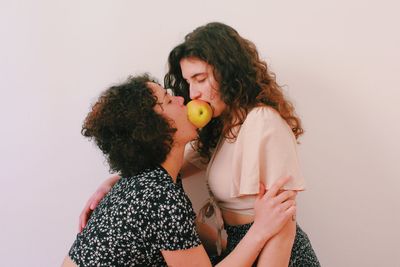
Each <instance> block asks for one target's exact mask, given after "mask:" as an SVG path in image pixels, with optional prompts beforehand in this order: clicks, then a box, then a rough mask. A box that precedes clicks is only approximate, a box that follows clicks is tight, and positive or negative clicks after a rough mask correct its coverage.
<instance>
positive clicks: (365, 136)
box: [0, 0, 400, 267]
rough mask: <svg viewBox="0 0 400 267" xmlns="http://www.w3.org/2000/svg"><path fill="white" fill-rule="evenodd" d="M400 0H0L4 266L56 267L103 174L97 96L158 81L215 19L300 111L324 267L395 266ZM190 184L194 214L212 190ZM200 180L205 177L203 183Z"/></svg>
mask: <svg viewBox="0 0 400 267" xmlns="http://www.w3.org/2000/svg"><path fill="white" fill-rule="evenodd" d="M399 10H400V4H399V3H398V1H389V0H381V1H365V0H364V1H361V0H353V1H349V0H336V1H317V0H303V1H282V0H281V1H265V0H264V1H245V2H240V3H239V1H229V0H225V1H222V0H221V1H211V0H206V1H178V0H170V1H120V0H114V1H100V0H96V1H94V0H85V1H76V0H70V1H56V0H47V1H45V0H36V1H33V0H32V1H29V0H25V1H18V0H10V1H6V0H1V1H0V36H1V41H0V88H1V92H0V123H1V130H0V138H1V140H0V151H1V154H0V162H1V163H0V164H1V166H0V167H1V168H0V173H1V181H0V188H1V189H0V190H1V191H0V203H1V206H0V216H1V219H0V229H1V230H2V234H1V241H0V259H1V264H0V265H1V266H10V267H11V266H37V267H42V266H58V265H60V263H61V261H62V259H63V257H64V255H65V254H66V253H67V251H68V249H69V247H70V245H71V244H72V242H73V240H74V238H75V234H76V230H77V220H78V215H79V213H80V211H81V208H82V207H83V205H84V203H85V202H86V200H87V199H88V197H89V196H90V195H91V193H92V192H93V191H94V190H95V188H97V186H98V185H99V184H100V183H101V182H102V180H104V178H106V177H108V176H109V174H108V168H107V166H106V164H105V163H104V159H103V157H102V156H101V154H100V152H99V150H97V149H96V148H95V147H94V145H93V144H92V143H89V142H88V141H87V140H85V139H84V138H83V137H82V136H81V135H80V128H81V123H82V121H83V119H84V117H85V115H86V113H87V112H88V110H89V106H90V104H91V103H92V102H93V101H94V100H95V99H96V97H97V95H98V94H99V93H100V92H101V91H102V90H104V89H105V88H106V87H108V86H109V85H111V84H112V83H115V82H119V81H122V80H124V79H125V78H126V77H127V75H128V74H135V73H141V72H144V71H149V72H151V73H152V74H153V75H155V76H156V77H158V78H160V79H162V77H163V74H164V73H165V69H166V59H167V55H168V52H169V51H170V49H172V48H173V46H174V45H176V44H177V43H178V42H180V41H181V40H182V39H183V37H184V35H185V34H186V33H188V32H189V31H191V30H192V29H194V28H195V27H197V26H199V25H202V24H204V23H206V22H209V21H221V22H225V23H227V24H229V25H231V26H233V27H234V28H236V29H237V30H238V31H239V32H240V33H241V34H242V35H243V36H244V37H247V38H248V39H250V40H252V41H254V42H255V44H256V45H257V46H258V48H259V51H260V53H261V55H262V56H263V58H265V59H266V60H267V62H268V63H269V64H270V66H271V68H272V70H273V71H274V72H275V73H276V74H277V77H278V80H279V82H280V83H281V84H285V85H286V86H285V91H286V92H287V93H288V95H289V96H290V98H291V99H292V100H293V101H294V103H295V105H296V106H297V110H298V113H299V115H300V116H301V117H302V119H303V122H304V126H305V129H306V134H305V135H304V137H303V138H302V145H301V146H300V148H301V159H302V164H303V169H304V173H305V176H306V178H307V180H308V190H307V191H306V192H305V193H302V194H301V196H300V197H299V206H300V208H299V216H298V218H299V222H300V224H301V225H302V226H303V228H304V229H305V230H306V231H307V232H308V234H309V236H310V238H311V240H312V242H313V246H314V248H315V250H316V252H317V254H318V256H319V258H320V260H321V263H322V264H323V266H335V267H336V266H400V260H399V255H400V245H399V240H400V231H399V226H400V212H399V211H400V208H399V206H400V205H399V203H400V201H399V200H398V194H399V193H400V190H399V187H400V160H399V159H400V157H399V151H400V142H399V137H400V126H399V115H400V107H399V102H400V90H399V89H400V86H399V84H400V63H399V62H400V50H399V48H400V36H399V25H400V18H399V16H398V11H399ZM190 180H191V181H189V183H188V184H187V187H188V191H189V192H191V195H193V196H194V204H195V206H196V207H198V205H199V202H200V201H201V200H202V198H203V196H204V192H203V191H198V189H197V186H196V183H199V181H200V180H199V181H196V180H195V179H190ZM200 184H201V182H200Z"/></svg>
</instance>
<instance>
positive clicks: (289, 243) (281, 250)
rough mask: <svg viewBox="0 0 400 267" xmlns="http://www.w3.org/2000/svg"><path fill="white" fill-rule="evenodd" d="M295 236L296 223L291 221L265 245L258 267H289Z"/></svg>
mask: <svg viewBox="0 0 400 267" xmlns="http://www.w3.org/2000/svg"><path fill="white" fill-rule="evenodd" d="M295 235H296V222H295V221H292V220H289V221H288V222H287V224H286V225H285V226H284V227H283V228H282V230H281V231H280V232H279V233H277V234H276V235H275V236H273V237H272V238H271V239H270V240H269V241H268V242H267V243H266V244H265V246H264V248H263V249H262V252H261V254H260V257H259V259H258V263H257V266H263V267H264V266H268V267H287V266H288V265H289V260H290V254H291V251H292V247H293V243H294V238H295Z"/></svg>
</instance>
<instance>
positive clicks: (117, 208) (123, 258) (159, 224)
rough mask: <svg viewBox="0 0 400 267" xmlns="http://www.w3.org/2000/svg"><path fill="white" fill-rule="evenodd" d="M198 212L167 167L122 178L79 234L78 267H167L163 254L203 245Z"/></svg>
mask: <svg viewBox="0 0 400 267" xmlns="http://www.w3.org/2000/svg"><path fill="white" fill-rule="evenodd" d="M200 243H201V242H200V239H199V236H198V234H197V232H196V230H195V213H194V211H193V208H192V204H191V202H190V200H189V198H188V197H187V195H186V194H185V192H184V191H183V187H182V182H181V180H180V178H179V177H178V179H177V181H176V183H174V182H173V181H172V178H171V176H170V175H169V174H168V173H167V171H165V170H164V169H163V168H162V167H157V168H155V169H152V170H146V171H144V172H142V173H140V174H138V175H135V176H134V177H130V178H121V179H120V181H119V182H118V183H117V184H116V185H115V186H114V187H113V188H112V190H110V192H109V193H108V194H107V195H106V196H105V197H104V198H103V200H102V201H101V202H100V204H99V205H98V207H97V208H96V209H95V210H94V212H93V214H92V216H91V217H90V220H89V221H88V224H87V226H86V227H85V228H84V230H83V231H82V233H80V234H78V235H77V237H76V240H75V242H74V244H73V245H72V247H71V249H70V251H69V256H70V257H71V259H72V260H73V261H74V262H75V263H76V264H77V265H78V266H167V265H166V263H165V261H164V258H163V256H162V254H161V250H181V249H189V248H193V247H196V246H198V245H200Z"/></svg>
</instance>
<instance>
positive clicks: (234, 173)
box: [186, 106, 305, 215]
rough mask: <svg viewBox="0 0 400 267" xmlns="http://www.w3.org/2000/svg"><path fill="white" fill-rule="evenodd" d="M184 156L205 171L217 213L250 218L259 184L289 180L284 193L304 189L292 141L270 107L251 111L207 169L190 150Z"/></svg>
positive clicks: (281, 119)
mask: <svg viewBox="0 0 400 267" xmlns="http://www.w3.org/2000/svg"><path fill="white" fill-rule="evenodd" d="M188 147H190V146H188ZM186 152H187V153H186V160H188V161H189V162H191V163H192V164H194V165H195V166H197V167H199V168H201V169H206V180H207V184H208V187H209V189H210V191H211V193H212V195H213V197H214V198H215V201H216V202H217V203H218V206H219V207H220V208H221V209H225V210H229V211H232V212H236V213H240V214H247V215H254V209H253V206H254V201H255V195H256V194H258V192H259V182H260V181H262V182H263V183H264V184H265V186H266V188H267V189H268V188H270V186H271V185H272V184H273V183H274V182H275V181H276V180H277V179H279V178H281V177H285V176H292V177H293V179H292V180H291V182H290V183H288V184H287V185H285V186H284V189H286V190H304V189H305V187H304V179H303V176H302V175H301V172H300V167H299V161H298V155H297V143H296V138H295V136H294V134H293V132H292V131H291V129H290V127H289V126H288V124H287V123H286V121H285V120H284V119H283V118H282V117H281V116H280V115H279V113H278V112H277V111H275V110H274V109H273V108H271V107H266V106H262V107H256V108H254V109H252V110H251V111H250V112H249V114H248V115H247V117H246V120H245V121H244V123H243V125H242V126H241V127H240V131H239V133H238V135H237V138H236V140H235V141H234V142H232V141H230V140H226V139H222V140H220V143H219V144H218V146H217V149H216V152H215V153H214V154H213V156H212V158H211V161H210V163H209V164H208V166H207V165H204V164H203V163H201V158H200V157H199V156H198V154H197V153H196V152H195V151H193V149H191V148H188V149H187V151H186Z"/></svg>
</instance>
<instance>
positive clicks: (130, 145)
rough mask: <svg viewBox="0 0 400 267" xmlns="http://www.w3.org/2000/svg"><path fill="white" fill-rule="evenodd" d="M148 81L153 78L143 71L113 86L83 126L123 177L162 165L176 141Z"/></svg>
mask: <svg viewBox="0 0 400 267" xmlns="http://www.w3.org/2000/svg"><path fill="white" fill-rule="evenodd" d="M148 82H154V79H152V78H150V77H149V75H148V74H144V75H140V76H135V77H129V78H128V80H127V81H126V82H124V83H122V84H119V85H115V86H112V87H110V88H109V89H107V90H106V91H104V92H103V93H102V94H101V95H100V97H99V99H98V100H97V102H96V103H95V104H94V105H93V106H92V108H91V111H90V112H89V114H88V115H87V117H86V119H85V121H84V123H83V126H82V131H81V132H82V135H83V136H85V137H88V138H90V139H94V141H95V142H96V144H97V146H98V147H99V148H100V149H101V151H102V152H103V154H104V155H105V156H106V158H107V161H108V163H109V165H110V171H112V172H117V173H119V174H120V175H121V176H122V177H131V176H133V175H135V174H137V173H138V172H141V171H143V170H145V169H147V168H153V167H155V166H157V165H160V164H161V163H163V162H164V161H165V159H166V157H167V155H168V153H169V152H170V150H171V147H172V144H173V134H174V132H175V131H176V129H174V128H172V127H171V126H170V125H169V123H168V120H167V119H166V118H164V117H162V116H161V115H160V114H158V113H157V112H156V111H155V110H154V106H155V105H156V104H157V102H158V101H157V97H156V96H155V95H154V94H153V92H152V90H151V89H150V88H149V87H148Z"/></svg>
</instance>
